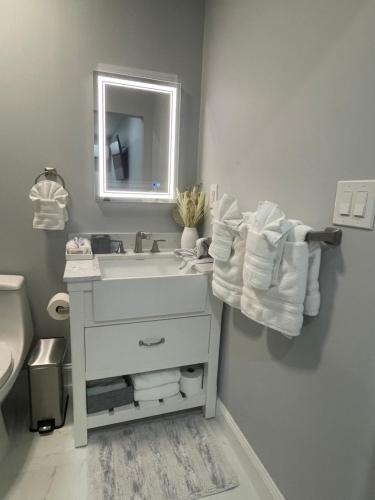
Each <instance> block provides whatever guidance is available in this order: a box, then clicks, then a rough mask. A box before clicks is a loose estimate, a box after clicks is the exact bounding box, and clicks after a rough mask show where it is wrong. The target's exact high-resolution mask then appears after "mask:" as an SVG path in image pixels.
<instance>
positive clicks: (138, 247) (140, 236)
mask: <svg viewBox="0 0 375 500" xmlns="http://www.w3.org/2000/svg"><path fill="white" fill-rule="evenodd" d="M151 236H152V234H151V233H144V232H143V231H138V232H137V234H136V235H135V245H134V253H142V252H143V249H142V240H149V239H150V238H151Z"/></svg>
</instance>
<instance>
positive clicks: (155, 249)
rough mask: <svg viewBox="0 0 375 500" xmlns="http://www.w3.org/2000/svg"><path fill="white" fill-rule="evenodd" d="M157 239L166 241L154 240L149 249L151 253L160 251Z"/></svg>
mask: <svg viewBox="0 0 375 500" xmlns="http://www.w3.org/2000/svg"><path fill="white" fill-rule="evenodd" d="M159 241H167V240H154V241H153V243H152V247H151V250H150V252H151V253H158V252H160V249H159V245H158V243H159Z"/></svg>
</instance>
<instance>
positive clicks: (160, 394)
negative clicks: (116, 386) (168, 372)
mask: <svg viewBox="0 0 375 500" xmlns="http://www.w3.org/2000/svg"><path fill="white" fill-rule="evenodd" d="M179 392H180V384H179V383H178V382H174V383H173V384H165V385H160V386H158V387H151V388H150V389H139V390H135V391H134V401H155V400H157V399H164V398H168V397H170V396H175V395H176V394H178V393H179Z"/></svg>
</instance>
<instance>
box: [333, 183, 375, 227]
mask: <svg viewBox="0 0 375 500" xmlns="http://www.w3.org/2000/svg"><path fill="white" fill-rule="evenodd" d="M374 216H375V180H365V181H339V182H338V183H337V192H336V202H335V210H334V214H333V223H334V224H336V225H338V226H351V227H358V228H362V229H373V227H374Z"/></svg>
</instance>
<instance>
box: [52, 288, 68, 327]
mask: <svg viewBox="0 0 375 500" xmlns="http://www.w3.org/2000/svg"><path fill="white" fill-rule="evenodd" d="M47 312H48V314H49V315H50V317H51V318H52V319H56V320H57V321H61V320H63V319H68V318H69V295H68V294H67V293H56V294H55V295H54V296H53V297H52V298H51V300H50V301H49V302H48V306H47Z"/></svg>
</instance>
